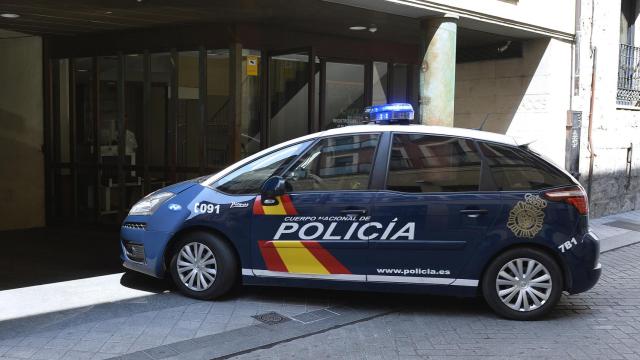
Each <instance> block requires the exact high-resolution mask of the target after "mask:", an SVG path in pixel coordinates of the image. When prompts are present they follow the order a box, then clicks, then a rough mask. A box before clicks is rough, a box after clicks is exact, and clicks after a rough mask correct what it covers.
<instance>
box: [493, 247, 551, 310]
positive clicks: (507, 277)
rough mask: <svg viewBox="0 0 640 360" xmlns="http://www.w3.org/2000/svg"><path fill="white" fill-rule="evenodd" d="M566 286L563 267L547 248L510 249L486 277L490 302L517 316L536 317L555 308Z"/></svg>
mask: <svg viewBox="0 0 640 360" xmlns="http://www.w3.org/2000/svg"><path fill="white" fill-rule="evenodd" d="M562 289H563V280H562V270H561V269H560V266H559V265H558V263H557V262H556V261H555V260H554V259H553V258H552V257H551V256H550V255H548V254H546V253H545V252H543V251H540V250H537V249H531V248H519V249H513V250H509V251H507V252H505V253H503V254H500V255H499V256H498V257H497V258H496V259H494V260H493V261H492V262H491V264H489V267H488V268H487V271H485V274H484V277H483V279H482V293H483V295H484V298H485V300H486V301H487V304H489V306H490V307H491V308H492V309H493V310H494V311H495V312H496V313H498V314H499V315H501V316H503V317H505V318H508V319H513V320H535V319H538V318H540V317H542V316H544V315H546V314H548V313H549V311H551V310H552V309H553V308H554V307H555V305H556V304H557V303H558V301H559V300H560V296H561V294H562Z"/></svg>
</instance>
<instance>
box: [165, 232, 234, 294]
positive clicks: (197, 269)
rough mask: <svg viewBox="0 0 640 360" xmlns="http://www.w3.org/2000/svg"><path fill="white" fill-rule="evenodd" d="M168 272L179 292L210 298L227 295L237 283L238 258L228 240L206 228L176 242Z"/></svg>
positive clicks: (184, 236)
mask: <svg viewBox="0 0 640 360" xmlns="http://www.w3.org/2000/svg"><path fill="white" fill-rule="evenodd" d="M212 259H213V261H212ZM212 270H215V271H212ZM169 271H170V273H171V277H172V279H173V282H174V283H175V285H176V286H177V287H178V289H179V290H180V292H182V293H183V294H185V295H187V296H190V297H193V298H196V299H201V300H210V299H215V298H217V297H220V296H222V295H224V294H226V293H227V292H228V291H229V290H230V289H231V288H232V287H233V285H234V284H235V283H236V280H237V279H238V259H237V258H236V255H235V252H234V251H233V249H232V248H231V246H230V245H229V243H227V242H226V241H225V240H223V239H221V238H220V237H218V236H216V235H214V234H211V233H208V232H204V231H198V232H191V233H188V234H185V235H183V236H182V237H181V238H180V239H179V240H178V242H177V243H176V244H175V246H174V251H173V253H172V258H171V262H170V264H169ZM191 274H193V275H191Z"/></svg>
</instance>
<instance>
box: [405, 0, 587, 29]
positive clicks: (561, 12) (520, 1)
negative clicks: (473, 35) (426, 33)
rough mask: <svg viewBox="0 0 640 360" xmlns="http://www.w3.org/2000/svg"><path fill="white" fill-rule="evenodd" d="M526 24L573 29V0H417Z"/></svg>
mask: <svg viewBox="0 0 640 360" xmlns="http://www.w3.org/2000/svg"><path fill="white" fill-rule="evenodd" d="M416 2H418V3H426V4H428V3H435V4H441V5H446V6H450V7H452V8H459V9H464V11H466V12H477V13H479V14H482V15H490V16H493V17H496V18H502V19H504V20H506V21H508V22H517V23H523V24H530V25H534V26H539V27H543V28H547V29H551V30H555V31H561V32H565V33H573V32H574V28H575V27H574V24H575V12H574V10H575V0H418V1H416Z"/></svg>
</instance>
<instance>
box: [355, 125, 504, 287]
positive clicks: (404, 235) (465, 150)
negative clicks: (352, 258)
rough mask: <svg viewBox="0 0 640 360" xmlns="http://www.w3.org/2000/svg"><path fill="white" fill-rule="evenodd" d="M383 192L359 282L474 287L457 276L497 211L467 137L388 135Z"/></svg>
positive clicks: (471, 281)
mask: <svg viewBox="0 0 640 360" xmlns="http://www.w3.org/2000/svg"><path fill="white" fill-rule="evenodd" d="M390 148H391V153H390V156H389V161H388V173H387V178H386V185H385V187H384V190H382V191H380V192H379V193H378V195H377V196H376V205H375V208H374V214H375V217H374V218H375V221H377V222H379V223H381V224H382V226H383V230H382V231H381V232H380V234H379V236H377V237H375V238H372V239H370V240H369V241H370V250H369V264H370V267H369V269H368V275H367V281H368V282H370V283H371V284H376V283H389V282H391V283H403V284H431V285H461V286H471V287H473V286H476V285H477V283H478V278H477V277H468V276H467V274H464V273H463V268H464V266H465V264H466V263H467V262H468V261H469V258H471V257H473V256H475V255H476V254H475V250H476V249H477V247H478V244H479V242H481V241H482V240H483V238H484V236H485V234H486V232H487V230H488V229H490V228H491V226H492V225H493V223H494V221H495V219H496V216H497V214H498V213H499V212H500V208H501V203H500V193H498V192H495V191H492V190H491V189H490V188H489V187H488V186H486V185H485V182H490V180H489V179H488V178H487V176H488V171H487V169H486V167H485V166H484V165H483V162H482V158H481V157H480V156H479V154H478V149H477V147H476V144H475V142H474V141H473V140H470V139H463V138H456V137H448V136H438V135H428V134H409V133H394V134H393V139H392V143H391V146H390Z"/></svg>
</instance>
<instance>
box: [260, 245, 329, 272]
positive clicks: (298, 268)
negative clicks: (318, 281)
mask: <svg viewBox="0 0 640 360" xmlns="http://www.w3.org/2000/svg"><path fill="white" fill-rule="evenodd" d="M272 244H274V245H275V247H276V249H277V250H278V254H279V255H280V258H282V261H283V262H284V263H285V266H286V267H287V269H289V272H291V273H299V274H330V272H329V271H328V270H327V269H326V268H325V267H324V266H323V265H322V263H321V262H320V261H318V259H316V257H315V256H313V254H312V253H311V252H310V251H309V250H308V249H307V248H306V247H305V246H304V245H303V244H302V242H301V241H273V242H272Z"/></svg>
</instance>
